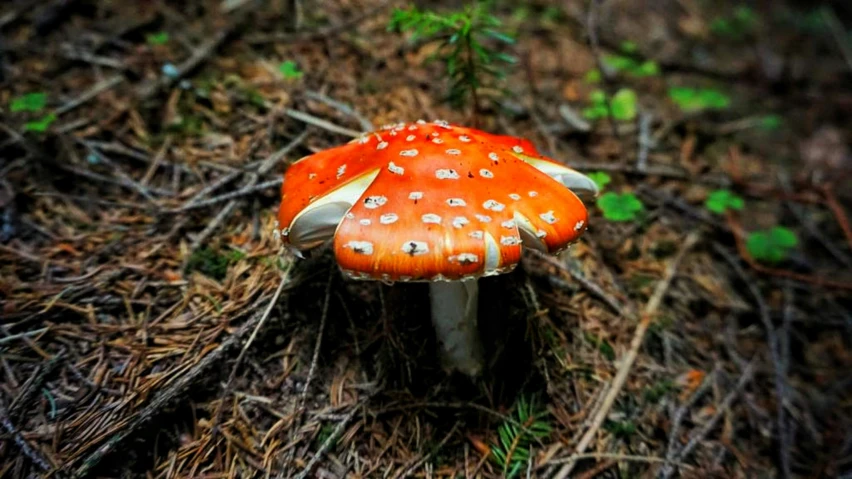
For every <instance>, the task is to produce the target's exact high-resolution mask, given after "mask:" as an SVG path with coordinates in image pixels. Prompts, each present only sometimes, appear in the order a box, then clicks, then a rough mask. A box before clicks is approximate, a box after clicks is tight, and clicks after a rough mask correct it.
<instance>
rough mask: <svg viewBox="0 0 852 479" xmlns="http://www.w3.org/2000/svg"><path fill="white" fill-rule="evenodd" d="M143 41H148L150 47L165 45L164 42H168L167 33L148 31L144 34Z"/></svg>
mask: <svg viewBox="0 0 852 479" xmlns="http://www.w3.org/2000/svg"><path fill="white" fill-rule="evenodd" d="M145 41H146V42H147V43H148V45H151V46H152V47H153V46H157V45H165V44H166V43H169V33H168V32H157V33H149V34H147V35H145Z"/></svg>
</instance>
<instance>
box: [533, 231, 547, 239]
mask: <svg viewBox="0 0 852 479" xmlns="http://www.w3.org/2000/svg"><path fill="white" fill-rule="evenodd" d="M535 235H536V236H538V237H539V238H544V237H545V236H547V231H544V230H538V231H536V232H535Z"/></svg>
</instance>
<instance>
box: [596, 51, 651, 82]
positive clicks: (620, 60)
mask: <svg viewBox="0 0 852 479" xmlns="http://www.w3.org/2000/svg"><path fill="white" fill-rule="evenodd" d="M601 61H602V62H603V64H604V66H606V67H608V68H611V69H612V70H614V71H616V72H618V73H624V74H626V75H628V76H632V77H652V76H657V75H659V74H660V66H659V65H658V64H657V62H655V61H654V60H644V61H640V60H637V59H635V58H633V57H630V56H626V55H604V56H603V57H602V58H601Z"/></svg>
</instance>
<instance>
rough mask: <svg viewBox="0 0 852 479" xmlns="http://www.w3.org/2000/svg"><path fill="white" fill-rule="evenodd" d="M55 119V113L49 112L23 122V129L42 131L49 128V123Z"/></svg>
mask: <svg viewBox="0 0 852 479" xmlns="http://www.w3.org/2000/svg"><path fill="white" fill-rule="evenodd" d="M54 121H56V114H55V113H50V114H47V115H45V116H43V117H41V118H39V119H38V120H33V121H28V122H26V123H25V124H24V130H26V131H34V132H36V133H44V132H45V131H47V129H48V128H50V125H52V124H53V122H54Z"/></svg>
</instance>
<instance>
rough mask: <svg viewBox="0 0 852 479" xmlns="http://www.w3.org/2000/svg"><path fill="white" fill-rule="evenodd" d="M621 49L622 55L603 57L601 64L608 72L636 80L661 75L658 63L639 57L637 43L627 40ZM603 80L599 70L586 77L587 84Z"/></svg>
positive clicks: (622, 43)
mask: <svg viewBox="0 0 852 479" xmlns="http://www.w3.org/2000/svg"><path fill="white" fill-rule="evenodd" d="M620 48H621V52H622V53H620V54H608V55H603V56H602V57H601V63H602V64H603V67H604V68H605V69H606V70H607V71H611V72H614V73H618V74H622V75H625V76H628V77H634V78H642V77H652V76H657V75H659V74H660V65H659V64H657V62H655V61H654V60H643V59H642V58H640V57H639V56H638V52H639V46H638V45H636V43H634V42H632V41H630V40H625V41H623V42H621V45H620ZM601 79H602V75H601V72H600V70H598V69H597V68H593V69H591V70H589V71H588V72H586V75H585V76H584V80H585V82H586V83H598V82H600V81H601Z"/></svg>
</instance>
